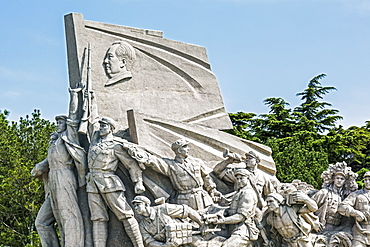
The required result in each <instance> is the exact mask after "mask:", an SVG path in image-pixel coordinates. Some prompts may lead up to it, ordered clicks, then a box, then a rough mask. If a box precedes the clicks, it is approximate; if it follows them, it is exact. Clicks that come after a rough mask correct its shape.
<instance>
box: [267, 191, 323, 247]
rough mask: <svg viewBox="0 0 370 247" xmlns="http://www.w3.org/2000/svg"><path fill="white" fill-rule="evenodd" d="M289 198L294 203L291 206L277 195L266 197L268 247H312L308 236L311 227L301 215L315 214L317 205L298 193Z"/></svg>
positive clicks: (301, 193)
mask: <svg viewBox="0 0 370 247" xmlns="http://www.w3.org/2000/svg"><path fill="white" fill-rule="evenodd" d="M291 196H292V201H294V203H292V204H287V203H286V199H285V198H284V197H283V196H282V195H281V194H279V193H271V194H270V195H268V196H267V199H266V203H267V206H268V212H269V213H268V216H267V224H268V225H269V226H271V229H270V234H271V238H270V242H269V246H287V247H295V246H301V247H310V246H313V243H312V241H311V239H310V236H309V235H310V232H311V230H312V225H311V224H310V222H307V221H306V219H305V218H304V217H303V216H302V215H303V214H307V213H311V212H315V211H316V210H317V204H316V202H315V201H314V200H312V199H311V198H309V197H308V196H307V195H306V194H304V193H303V192H300V191H296V192H295V193H294V194H291Z"/></svg>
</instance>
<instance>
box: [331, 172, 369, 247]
mask: <svg viewBox="0 0 370 247" xmlns="http://www.w3.org/2000/svg"><path fill="white" fill-rule="evenodd" d="M364 186H365V188H364V189H361V190H357V191H355V192H352V193H351V194H349V196H348V197H347V198H346V199H344V200H343V202H342V203H341V204H339V208H338V211H339V213H340V214H342V215H344V216H351V217H354V218H355V224H354V226H353V228H352V235H353V240H352V246H353V247H362V246H370V234H369V232H370V172H366V173H365V174H364Z"/></svg>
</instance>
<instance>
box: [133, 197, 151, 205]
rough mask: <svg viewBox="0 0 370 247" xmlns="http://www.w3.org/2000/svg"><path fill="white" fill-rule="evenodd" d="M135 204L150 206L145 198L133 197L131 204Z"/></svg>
mask: <svg viewBox="0 0 370 247" xmlns="http://www.w3.org/2000/svg"><path fill="white" fill-rule="evenodd" d="M135 203H144V204H145V205H147V206H149V205H150V200H149V198H148V197H146V196H135V198H134V200H132V204H135Z"/></svg>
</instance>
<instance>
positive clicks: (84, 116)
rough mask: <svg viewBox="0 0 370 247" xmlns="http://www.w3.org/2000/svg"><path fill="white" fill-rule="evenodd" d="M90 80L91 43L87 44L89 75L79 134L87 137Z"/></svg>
mask: <svg viewBox="0 0 370 247" xmlns="http://www.w3.org/2000/svg"><path fill="white" fill-rule="evenodd" d="M90 78H91V49H90V43H88V44H87V73H86V84H85V92H84V101H83V106H82V111H83V114H82V118H81V124H80V128H79V129H78V132H79V133H81V134H84V135H86V134H87V132H88V122H89V118H90V106H91V98H90V83H91V82H90Z"/></svg>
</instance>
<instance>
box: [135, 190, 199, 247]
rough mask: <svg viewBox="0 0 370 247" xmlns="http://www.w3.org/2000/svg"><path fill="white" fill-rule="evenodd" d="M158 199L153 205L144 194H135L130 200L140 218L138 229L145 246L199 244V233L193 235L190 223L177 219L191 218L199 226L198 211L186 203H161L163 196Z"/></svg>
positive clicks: (170, 246)
mask: <svg viewBox="0 0 370 247" xmlns="http://www.w3.org/2000/svg"><path fill="white" fill-rule="evenodd" d="M158 201H159V202H161V203H160V204H159V205H157V206H154V207H151V206H150V204H151V202H150V200H149V198H147V197H145V196H136V197H135V198H134V200H133V201H132V203H133V204H134V208H135V211H136V212H137V214H138V215H140V218H141V221H140V231H141V234H142V236H143V240H144V243H145V246H148V247H156V246H167V247H172V246H184V245H185V246H199V244H200V242H201V241H202V238H201V236H200V235H199V234H198V235H195V234H194V235H193V231H192V229H193V227H192V224H190V223H189V221H187V222H186V221H185V222H184V221H180V220H178V219H188V220H193V221H194V222H196V223H197V224H198V227H200V226H202V224H203V222H202V218H201V216H200V215H199V213H198V212H197V211H195V210H194V209H192V208H190V207H188V206H187V205H176V204H169V203H163V202H164V200H163V198H159V200H158ZM166 228H167V231H166ZM168 229H170V230H168ZM171 230H172V231H171Z"/></svg>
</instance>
